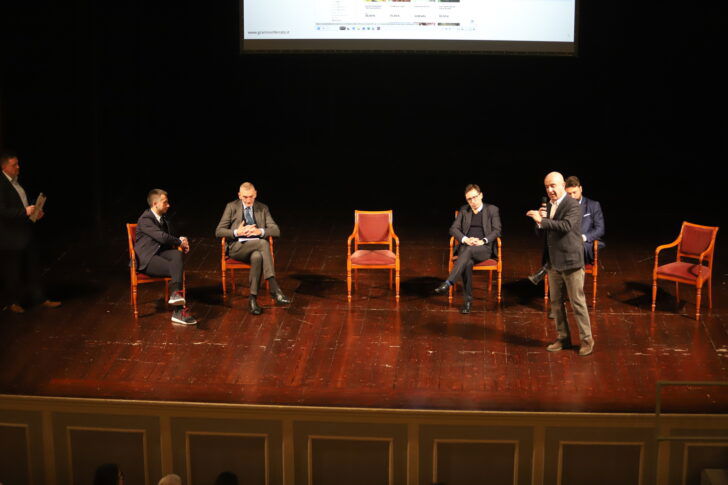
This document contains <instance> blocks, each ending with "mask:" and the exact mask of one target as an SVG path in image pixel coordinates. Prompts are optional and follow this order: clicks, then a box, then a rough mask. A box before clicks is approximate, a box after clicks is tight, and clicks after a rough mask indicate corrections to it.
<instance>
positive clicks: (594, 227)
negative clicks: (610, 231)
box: [580, 196, 604, 247]
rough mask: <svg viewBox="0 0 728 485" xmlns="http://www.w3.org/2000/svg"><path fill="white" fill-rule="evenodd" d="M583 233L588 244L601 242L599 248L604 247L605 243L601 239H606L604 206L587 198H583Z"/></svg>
mask: <svg viewBox="0 0 728 485" xmlns="http://www.w3.org/2000/svg"><path fill="white" fill-rule="evenodd" d="M580 205H581V233H582V234H584V235H585V236H586V242H587V243H589V244H591V243H592V242H594V241H599V246H600V247H603V246H604V243H603V242H602V241H601V239H602V238H603V237H604V214H602V206H601V205H599V202H597V201H596V200H592V199H587V198H586V197H583V196H582V198H581V204H580Z"/></svg>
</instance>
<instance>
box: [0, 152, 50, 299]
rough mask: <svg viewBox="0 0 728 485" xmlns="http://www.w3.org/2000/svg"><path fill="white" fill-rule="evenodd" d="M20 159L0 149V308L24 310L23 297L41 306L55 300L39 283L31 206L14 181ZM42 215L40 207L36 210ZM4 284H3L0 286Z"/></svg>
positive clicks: (39, 268)
mask: <svg viewBox="0 0 728 485" xmlns="http://www.w3.org/2000/svg"><path fill="white" fill-rule="evenodd" d="M19 175H20V162H19V161H18V157H17V156H16V155H15V154H14V153H11V152H3V153H0V268H2V282H1V284H2V287H0V291H2V297H3V300H5V301H3V302H0V308H3V309H7V310H9V311H11V312H13V313H25V309H24V308H23V307H22V306H21V305H22V304H23V301H24V300H27V301H28V302H30V303H31V304H40V306H42V307H45V308H57V307H59V306H60V305H61V303H60V302H58V301H51V300H48V299H46V297H45V292H44V291H43V285H42V283H41V269H42V268H41V263H40V258H39V253H40V249H39V248H38V246H37V244H36V240H35V235H34V231H33V221H32V220H31V215H32V214H33V211H34V210H35V206H34V205H31V204H30V202H29V201H28V195H27V194H26V192H25V189H24V188H23V187H22V186H21V185H20V183H19V182H18V176H19ZM36 216H37V219H36V220H38V219H40V218H42V217H43V211H42V210H41V211H39V212H37V214H36ZM3 287H4V288H3Z"/></svg>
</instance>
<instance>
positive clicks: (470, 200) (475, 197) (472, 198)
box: [465, 192, 483, 202]
mask: <svg viewBox="0 0 728 485" xmlns="http://www.w3.org/2000/svg"><path fill="white" fill-rule="evenodd" d="M481 195H483V193H482V192H481V193H479V194H477V195H474V196H472V197H465V200H467V201H468V202H472V201H474V200H475V199H477V198H478V197H480V196H481Z"/></svg>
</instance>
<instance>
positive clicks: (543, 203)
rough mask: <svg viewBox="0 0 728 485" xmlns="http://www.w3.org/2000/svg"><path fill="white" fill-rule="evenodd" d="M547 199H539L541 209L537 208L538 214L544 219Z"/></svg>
mask: <svg viewBox="0 0 728 485" xmlns="http://www.w3.org/2000/svg"><path fill="white" fill-rule="evenodd" d="M548 201H549V200H548V198H546V197H541V207H539V208H538V212H539V213H540V214H541V217H546V207H547V204H548Z"/></svg>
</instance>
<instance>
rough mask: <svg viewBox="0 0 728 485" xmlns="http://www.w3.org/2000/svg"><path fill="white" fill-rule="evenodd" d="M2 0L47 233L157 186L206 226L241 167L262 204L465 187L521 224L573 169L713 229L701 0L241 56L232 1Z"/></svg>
mask: <svg viewBox="0 0 728 485" xmlns="http://www.w3.org/2000/svg"><path fill="white" fill-rule="evenodd" d="M8 3H9V2H3V7H2V10H1V11H0V35H2V38H0V41H1V42H0V55H1V57H0V61H1V62H2V69H1V70H0V75H1V76H2V85H1V88H0V89H1V90H0V103H1V104H0V144H1V145H4V146H6V147H10V148H13V149H14V150H16V151H17V152H18V153H19V155H20V158H21V163H22V168H23V180H24V183H25V184H26V185H30V186H31V187H32V188H34V189H35V190H36V191H37V190H44V191H45V192H46V193H47V194H48V195H49V197H50V199H49V200H50V201H51V202H50V205H49V208H48V211H49V213H51V214H54V215H55V217H53V218H51V217H49V218H48V219H47V221H46V224H48V225H49V226H48V227H57V226H58V224H60V222H61V221H62V222H63V223H64V224H70V227H74V225H75V226H76V227H79V228H80V227H85V228H89V229H91V228H93V229H95V230H97V232H98V233H101V232H103V231H101V232H99V231H98V229H103V228H106V227H112V226H113V227H118V226H116V224H117V223H119V222H120V221H122V220H125V219H128V218H130V217H131V215H132V214H133V215H134V216H135V215H136V214H138V213H139V211H140V210H141V209H142V208H143V198H144V194H145V193H146V191H147V190H148V189H149V188H151V187H153V186H160V187H163V188H167V189H168V190H169V191H170V192H171V193H172V197H173V203H175V204H176V206H175V208H176V209H177V211H179V212H180V213H182V212H185V213H187V214H195V217H205V215H206V214H209V219H210V220H211V225H212V226H214V222H215V220H216V219H217V217H218V216H219V212H220V211H221V210H222V207H223V203H224V202H225V201H227V200H229V199H231V198H232V197H234V195H235V192H236V188H237V185H238V184H239V183H240V182H241V181H242V180H244V179H249V180H252V181H254V182H255V183H256V185H257V186H258V189H259V192H260V197H261V199H262V200H265V201H268V202H269V203H270V204H271V205H273V206H274V207H275V208H276V211H277V213H279V214H280V213H282V212H285V206H286V205H290V204H294V203H295V204H297V205H300V204H305V205H306V206H310V207H311V208H313V209H315V210H317V211H321V210H329V209H328V208H330V207H336V208H337V210H339V209H340V210H345V211H347V212H350V211H351V210H352V209H354V208H371V209H380V208H394V209H395V210H399V211H413V210H416V208H418V207H420V206H422V204H426V205H428V206H436V207H444V208H445V209H446V210H447V211H448V212H449V211H450V210H451V208H454V207H455V206H456V205H458V204H459V203H461V199H462V195H461V193H462V188H463V186H464V185H465V184H466V183H467V182H469V181H477V182H479V183H481V185H483V186H484V188H485V190H486V193H487V197H488V198H489V199H490V200H491V201H494V202H496V203H497V204H498V205H500V206H501V207H502V208H503V209H504V210H505V211H506V212H507V213H508V214H510V217H511V220H512V221H513V222H512V223H511V225H515V224H518V223H519V222H521V221H522V222H523V227H526V226H527V221H525V218H522V213H523V212H524V211H525V210H526V209H528V208H530V207H532V206H533V205H535V204H536V203H537V202H538V199H539V198H540V196H541V194H542V189H541V182H542V179H543V175H544V174H545V173H546V172H547V171H550V170H561V171H563V172H564V173H565V174H566V175H568V174H577V175H580V176H581V178H582V180H583V182H584V184H585V186H586V190H587V195H591V196H593V197H594V198H597V199H599V200H601V201H602V202H603V204H604V205H605V207H608V209H607V210H608V213H609V216H610V219H609V220H610V221H611V224H610V227H612V228H616V227H620V226H621V227H623V228H626V229H629V230H632V229H635V228H637V229H641V230H642V231H643V232H645V233H651V234H653V233H654V231H655V227H656V226H665V225H667V226H668V227H667V228H666V229H665V234H670V235H673V234H675V231H676V228H677V227H679V223H680V221H682V220H683V219H688V220H691V221H694V222H698V223H704V224H719V222H720V211H721V209H720V205H719V202H720V199H722V195H723V185H724V184H725V177H724V176H720V175H718V172H717V171H716V169H717V167H719V166H720V165H723V166H724V165H725V160H726V156H725V142H724V139H725V128H726V126H725V114H724V113H725V112H724V109H725V107H726V95H725V86H726V85H727V84H726V76H725V75H724V74H721V73H720V71H721V63H723V62H724V57H725V56H724V53H723V51H722V49H721V48H720V47H719V46H718V45H717V41H718V40H719V38H720V36H721V35H722V28H721V20H720V19H721V18H723V17H722V15H721V12H718V11H717V7H714V6H712V5H707V4H704V3H701V2H693V3H691V4H683V5H682V6H680V8H678V6H677V4H674V5H673V4H672V3H671V2H668V3H661V4H659V5H658V4H656V3H655V5H653V3H654V2H628V3H622V2H604V1H594V2H592V1H582V2H581V12H580V16H579V17H580V32H579V36H578V40H579V55H578V56H577V57H573V58H571V57H570V58H561V57H534V56H507V57H506V56H488V55H462V56H459V55H439V54H438V55H425V54H355V55H354V54H348V55H320V54H317V55H290V54H286V55H275V56H274V55H252V56H241V55H240V53H239V43H238V22H239V20H238V4H237V1H236V0H220V1H214V2H213V1H210V2H192V1H180V2H174V3H173V2H146V1H142V0H133V1H129V2H100V1H97V2H95V1H93V0H71V1H70V2H65V3H63V2H51V1H49V0H41V1H39V2H16V3H17V4H16V5H7V4H8ZM331 210H333V209H331ZM79 213H82V214H83V216H81V217H79V215H78V214H79ZM59 214H63V217H62V218H61V217H57V216H58V215H59ZM54 221H55V222H54ZM54 224H55V225H56V226H54ZM625 232H628V231H625ZM72 233H73V231H68V232H67V233H65V235H66V236H67V237H72V236H70V235H68V234H72ZM199 235H211V231H210V228H209V227H204V228H200V229H199ZM658 242H664V241H658Z"/></svg>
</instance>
